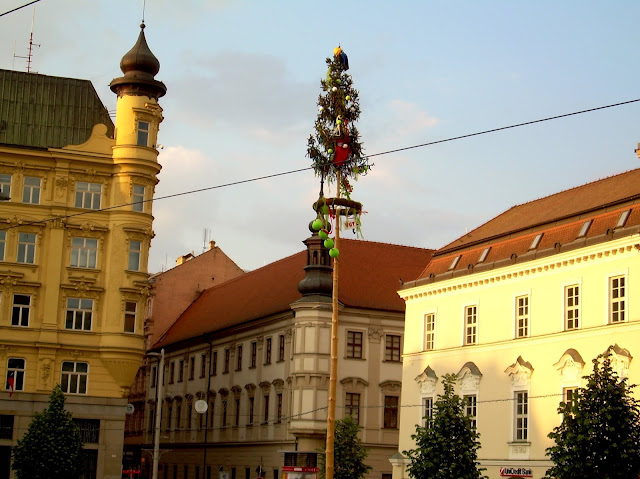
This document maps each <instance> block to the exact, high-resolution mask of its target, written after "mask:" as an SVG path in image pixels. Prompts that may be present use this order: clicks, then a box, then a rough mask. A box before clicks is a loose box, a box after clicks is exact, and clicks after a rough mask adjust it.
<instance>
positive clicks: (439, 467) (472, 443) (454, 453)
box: [404, 374, 483, 479]
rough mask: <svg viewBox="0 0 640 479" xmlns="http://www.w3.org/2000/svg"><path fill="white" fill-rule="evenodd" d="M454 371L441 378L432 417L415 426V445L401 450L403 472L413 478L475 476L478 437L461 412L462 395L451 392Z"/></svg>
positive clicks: (478, 471)
mask: <svg viewBox="0 0 640 479" xmlns="http://www.w3.org/2000/svg"><path fill="white" fill-rule="evenodd" d="M456 377H457V376H456V375H455V374H445V375H444V376H443V378H442V384H443V385H444V394H442V395H438V397H437V399H436V403H435V408H434V413H433V417H432V418H431V419H429V420H428V423H427V424H426V426H421V425H416V433H415V434H413V435H412V436H411V439H413V440H414V441H415V442H416V448H415V449H411V450H409V451H404V455H405V456H407V457H408V458H409V461H410V462H409V466H408V467H407V471H408V472H409V476H411V477H412V478H413V479H479V478H482V477H483V476H482V472H481V471H482V470H483V469H481V468H479V467H478V466H479V464H478V449H479V448H480V442H479V437H480V435H479V434H478V433H477V432H476V430H475V429H474V427H473V426H472V424H471V420H470V419H469V417H468V416H467V415H466V414H465V411H464V404H463V401H462V398H461V397H460V396H458V395H457V394H455V393H454V391H453V387H454V385H455V382H456Z"/></svg>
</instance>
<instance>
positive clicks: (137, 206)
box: [131, 185, 144, 211]
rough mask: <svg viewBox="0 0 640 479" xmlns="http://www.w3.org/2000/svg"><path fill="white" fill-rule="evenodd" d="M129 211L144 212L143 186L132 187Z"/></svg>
mask: <svg viewBox="0 0 640 479" xmlns="http://www.w3.org/2000/svg"><path fill="white" fill-rule="evenodd" d="M131 209H132V210H133V211H143V210H144V186H142V185H133V192H132V194H131Z"/></svg>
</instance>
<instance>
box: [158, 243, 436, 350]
mask: <svg viewBox="0 0 640 479" xmlns="http://www.w3.org/2000/svg"><path fill="white" fill-rule="evenodd" d="M432 252H433V251H432V250H428V249H422V248H412V247H408V246H397V245H391V244H385V243H374V242H370V241H358V240H348V239H344V238H341V239H340V269H339V275H340V277H339V283H340V284H339V299H340V301H341V302H342V303H343V304H344V305H346V306H350V307H354V308H366V309H375V310H385V311H398V312H402V311H404V301H403V300H402V299H401V298H400V297H399V296H398V294H397V291H398V289H400V286H401V283H400V280H401V279H402V280H404V281H407V280H412V279H415V278H416V277H417V276H418V275H419V274H420V271H422V269H423V268H424V265H425V264H427V263H428V262H429V260H430V259H431V254H432ZM306 258H307V253H306V250H304V251H301V252H299V253H296V254H294V255H292V256H289V257H287V258H284V259H281V260H279V261H276V262H274V263H271V264H269V265H267V266H264V267H262V268H260V269H257V270H255V271H251V272H249V273H246V274H244V275H242V276H239V277H237V278H235V279H232V280H230V281H227V282H226V283H223V284H221V285H219V286H215V287H213V288H210V289H207V290H205V291H204V292H203V293H202V294H201V295H200V296H199V297H198V299H197V300H196V301H194V302H193V303H192V304H191V306H189V308H187V310H186V311H185V312H184V313H183V314H182V315H181V316H180V318H179V319H178V320H177V321H176V322H175V323H174V324H173V325H172V326H171V327H170V328H169V329H168V330H167V331H166V332H165V334H164V335H163V336H162V337H161V338H160V340H159V341H158V343H156V344H155V346H154V347H161V346H167V345H169V344H174V343H177V342H180V341H185V340H188V339H191V338H195V337H197V336H200V335H204V334H207V333H211V332H215V331H220V330H223V329H225V328H229V327H232V326H236V325H239V324H242V323H246V322H248V321H252V320H256V319H260V318H264V317H268V316H270V315H274V314H277V313H282V312H286V311H289V310H290V306H289V305H290V304H291V303H292V302H294V301H296V300H298V299H300V298H301V297H302V296H301V295H300V293H299V292H298V283H299V282H300V280H301V279H302V278H303V277H304V274H305V272H304V270H303V268H304V267H305V266H306Z"/></svg>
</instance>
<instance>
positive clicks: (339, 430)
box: [319, 416, 371, 479]
mask: <svg viewBox="0 0 640 479" xmlns="http://www.w3.org/2000/svg"><path fill="white" fill-rule="evenodd" d="M359 430H360V426H358V423H357V422H355V420H354V419H353V418H352V417H351V416H347V417H345V418H344V419H339V420H337V421H336V428H335V434H334V438H335V440H334V444H333V457H334V464H335V465H334V471H333V477H334V479H362V478H363V477H364V476H365V475H366V474H367V473H368V472H369V471H370V470H371V466H367V465H366V464H365V463H364V461H365V459H366V458H367V456H368V455H369V451H368V449H367V448H365V447H364V445H363V444H362V441H361V440H360V438H359V437H358V431H359ZM325 473H326V464H325V457H324V455H322V454H321V455H320V473H319V477H320V479H325V477H326V476H325Z"/></svg>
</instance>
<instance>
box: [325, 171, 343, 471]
mask: <svg viewBox="0 0 640 479" xmlns="http://www.w3.org/2000/svg"><path fill="white" fill-rule="evenodd" d="M336 178H337V182H336V185H337V190H338V191H337V193H336V197H337V198H340V181H341V178H340V170H338V171H337V175H336ZM335 208H340V207H339V206H335ZM334 247H335V248H336V249H337V250H338V252H340V249H339V247H340V210H338V209H337V210H336V239H335V242H334ZM339 264H340V260H339V256H336V257H335V258H333V297H332V303H333V305H332V306H333V312H332V315H331V370H330V372H329V401H328V409H327V449H326V462H325V466H326V467H325V472H326V479H333V470H334V456H333V445H334V437H335V429H336V380H337V376H338V265H339Z"/></svg>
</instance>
